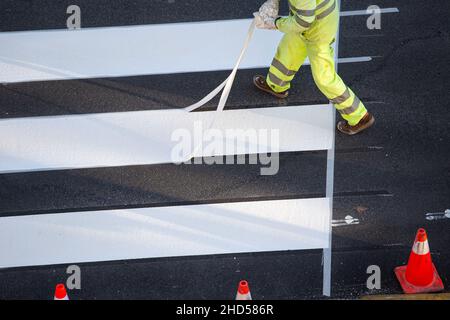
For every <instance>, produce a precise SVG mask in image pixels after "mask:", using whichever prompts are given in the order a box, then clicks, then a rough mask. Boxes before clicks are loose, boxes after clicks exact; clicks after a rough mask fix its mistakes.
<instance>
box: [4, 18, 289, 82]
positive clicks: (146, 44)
mask: <svg viewBox="0 0 450 320" xmlns="http://www.w3.org/2000/svg"><path fill="white" fill-rule="evenodd" d="M251 21H252V20H251V19H242V20H224V21H209V22H190V23H172V24H156V25H140V26H125V27H107V28H88V29H81V30H45V31H25V32H2V33H0V43H1V46H0V82H20V81H36V80H59V79H72V78H92V77H117V76H126V75H143V74H169V73H180V72H197V71H213V70H228V69H232V67H233V64H234V63H235V60H236V58H237V57H238V55H239V51H240V49H241V46H242V43H243V42H244V39H245V36H246V34H247V30H248V27H249V25H250V23H251ZM281 37H282V34H281V33H279V32H269V31H262V30H258V31H257V32H255V35H254V38H253V40H252V42H251V44H250V47H249V49H248V52H247V54H246V58H245V59H244V61H243V62H242V65H241V67H242V68H258V67H265V66H267V65H269V64H270V62H271V59H272V57H273V54H274V53H275V50H276V47H277V43H278V42H279V40H280V38H281Z"/></svg>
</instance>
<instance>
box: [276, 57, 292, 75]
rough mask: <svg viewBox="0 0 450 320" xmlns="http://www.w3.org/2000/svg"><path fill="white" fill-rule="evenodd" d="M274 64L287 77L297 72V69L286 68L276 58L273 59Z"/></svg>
mask: <svg viewBox="0 0 450 320" xmlns="http://www.w3.org/2000/svg"><path fill="white" fill-rule="evenodd" d="M272 66H273V67H275V68H276V69H277V70H278V71H280V72H281V73H282V74H284V75H285V76H287V77H290V76H293V75H294V74H295V73H296V71H294V70H289V69H288V68H286V67H285V66H284V65H283V64H282V63H281V62H280V61H278V60H277V59H275V58H274V59H273V61H272Z"/></svg>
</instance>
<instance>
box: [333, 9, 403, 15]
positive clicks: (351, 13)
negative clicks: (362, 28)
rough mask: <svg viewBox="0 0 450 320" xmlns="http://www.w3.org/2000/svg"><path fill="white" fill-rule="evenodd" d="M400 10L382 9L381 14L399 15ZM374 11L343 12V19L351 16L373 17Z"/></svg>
mask: <svg viewBox="0 0 450 320" xmlns="http://www.w3.org/2000/svg"><path fill="white" fill-rule="evenodd" d="M399 12H400V10H398V8H381V9H380V13H399ZM372 14H373V11H369V12H368V11H367V10H354V11H342V12H341V17H350V16H366V15H372Z"/></svg>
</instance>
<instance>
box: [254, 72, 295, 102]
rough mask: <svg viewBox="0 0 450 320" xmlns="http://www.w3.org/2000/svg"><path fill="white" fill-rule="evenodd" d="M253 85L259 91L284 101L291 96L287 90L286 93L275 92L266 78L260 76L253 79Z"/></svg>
mask: <svg viewBox="0 0 450 320" xmlns="http://www.w3.org/2000/svg"><path fill="white" fill-rule="evenodd" d="M253 83H254V84H255V86H256V87H257V88H258V89H259V90H261V91H264V92H267V93H270V94H271V95H273V96H275V97H277V98H278V99H284V98H286V97H287V96H288V94H289V92H288V91H287V90H286V91H284V92H275V91H273V90H272V88H271V87H270V86H269V85H268V84H267V82H266V78H265V77H263V76H260V75H257V76H254V77H253Z"/></svg>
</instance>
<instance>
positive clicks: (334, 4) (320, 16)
mask: <svg viewBox="0 0 450 320" xmlns="http://www.w3.org/2000/svg"><path fill="white" fill-rule="evenodd" d="M334 9H336V0H334V2H333V5H332V6H331V7H329V8H328V9H327V10H325V11H324V12H322V13H321V14H318V15H317V16H316V19H318V20H320V19H323V18H325V17H328V16H329V15H330V14H331V13H333V11H334Z"/></svg>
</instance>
